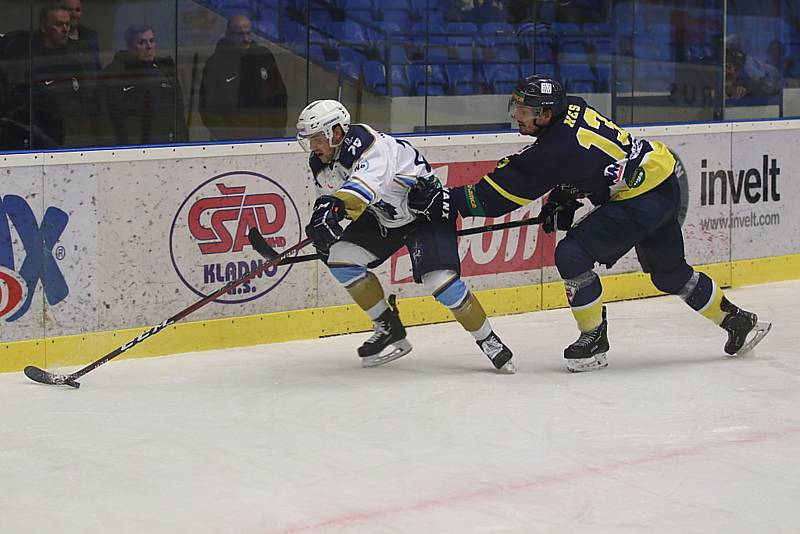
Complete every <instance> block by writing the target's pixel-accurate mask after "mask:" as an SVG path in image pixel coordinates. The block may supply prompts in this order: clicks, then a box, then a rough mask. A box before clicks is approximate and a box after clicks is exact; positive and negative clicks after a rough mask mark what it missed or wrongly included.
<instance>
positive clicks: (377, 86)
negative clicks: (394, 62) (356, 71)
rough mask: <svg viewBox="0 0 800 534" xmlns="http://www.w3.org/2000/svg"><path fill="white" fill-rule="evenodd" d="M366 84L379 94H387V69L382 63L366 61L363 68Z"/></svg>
mask: <svg viewBox="0 0 800 534" xmlns="http://www.w3.org/2000/svg"><path fill="white" fill-rule="evenodd" d="M361 72H362V74H363V76H364V84H365V85H366V86H367V87H369V88H371V89H373V90H375V91H376V92H378V93H381V94H386V67H384V65H383V63H381V62H380V61H366V62H364V64H363V66H362V71H361Z"/></svg>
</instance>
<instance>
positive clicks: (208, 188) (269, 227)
mask: <svg viewBox="0 0 800 534" xmlns="http://www.w3.org/2000/svg"><path fill="white" fill-rule="evenodd" d="M251 228H258V230H259V232H261V234H262V235H263V236H264V237H265V239H266V240H267V243H269V244H270V245H271V246H273V247H275V248H276V249H277V250H278V251H280V250H282V249H283V248H285V247H286V246H287V244H289V243H292V244H293V243H295V242H296V241H298V240H299V238H300V235H301V224H300V213H299V212H298V210H297V206H296V205H295V203H294V200H292V198H291V197H290V196H289V193H287V192H286V190H285V189H284V188H283V187H281V186H280V184H278V183H277V182H276V181H274V180H272V179H270V178H268V177H267V176H264V175H262V174H258V173H255V172H250V171H234V172H229V173H224V174H220V175H218V176H214V177H213V178H211V179H210V180H207V181H206V182H204V183H203V184H201V185H200V186H199V187H198V188H197V189H195V190H194V191H192V193H191V194H190V195H189V197H188V198H187V199H186V200H184V201H183V203H182V204H181V206H180V208H179V209H178V212H177V213H176V214H175V219H174V220H173V222H172V229H171V231H170V236H169V246H170V255H171V258H172V265H173V266H174V267H175V272H176V273H177V274H178V276H179V277H180V279H181V281H183V283H184V284H186V287H188V288H189V289H191V290H192V291H193V292H194V293H196V294H197V295H199V296H205V295H207V294H209V293H212V292H213V291H216V290H218V289H219V288H220V286H222V285H224V284H225V283H227V282H230V281H231V280H235V279H237V278H240V277H241V276H243V275H244V274H245V273H247V272H251V271H253V270H255V269H257V268H259V267H260V266H261V265H263V264H264V260H263V259H262V258H261V257H259V256H258V255H257V254H256V253H255V251H253V249H252V247H251V246H250V242H249V241H248V239H247V233H248V232H249V231H250V229H251ZM290 269H291V265H289V266H279V267H275V268H271V269H267V270H266V271H265V272H264V273H262V274H260V275H259V276H257V277H256V278H254V279H253V280H250V281H249V282H247V283H245V284H243V285H241V286H240V287H238V288H236V289H232V290H231V291H229V292H228V293H227V294H226V295H225V296H223V297H220V298H219V299H217V302H220V303H241V302H248V301H250V300H253V299H256V298H258V297H260V296H261V295H264V294H266V293H268V292H269V291H270V290H272V289H273V288H274V287H275V286H276V285H278V284H279V283H280V282H281V280H283V278H284V277H285V276H286V275H287V274H288V272H289V270H290Z"/></svg>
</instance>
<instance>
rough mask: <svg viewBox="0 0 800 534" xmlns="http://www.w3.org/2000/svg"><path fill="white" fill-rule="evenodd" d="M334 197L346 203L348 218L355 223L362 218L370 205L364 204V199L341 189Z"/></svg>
mask: <svg viewBox="0 0 800 534" xmlns="http://www.w3.org/2000/svg"><path fill="white" fill-rule="evenodd" d="M333 196H335V197H336V198H338V199H340V200H341V201H342V202H344V209H345V212H346V213H347V217H348V218H349V219H350V220H353V221H355V220H356V219H358V218H359V217H361V214H362V213H364V212H365V211H366V209H367V208H368V207H369V204H367V203H366V202H364V199H363V198H361V197H360V196H358V195H357V194H355V193H353V192H350V191H348V190H347V189H339V190H338V191H336V192H335V193H334V194H333Z"/></svg>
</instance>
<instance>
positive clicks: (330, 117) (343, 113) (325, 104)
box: [297, 100, 350, 152]
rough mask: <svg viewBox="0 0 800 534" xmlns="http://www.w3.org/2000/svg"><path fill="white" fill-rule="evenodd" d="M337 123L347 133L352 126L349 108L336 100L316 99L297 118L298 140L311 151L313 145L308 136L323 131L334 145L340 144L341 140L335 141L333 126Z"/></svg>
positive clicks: (307, 150)
mask: <svg viewBox="0 0 800 534" xmlns="http://www.w3.org/2000/svg"><path fill="white" fill-rule="evenodd" d="M337 124H338V125H339V126H341V127H342V129H343V130H344V132H345V133H347V129H348V128H349V127H350V113H349V112H348V111H347V109H346V108H345V107H344V106H343V105H342V104H341V103H340V102H337V101H336V100H315V101H314V102H311V103H310V104H309V105H307V106H306V107H305V109H303V111H301V112H300V116H299V117H298V118H297V142H298V143H300V146H302V147H303V150H305V151H306V152H309V151H310V150H311V147H310V143H309V140H308V138H309V137H311V136H312V135H314V134H317V133H320V132H323V133H324V134H325V137H327V138H328V143H329V144H330V145H331V146H332V147H336V146H339V144H340V143H341V141H340V142H339V143H336V144H334V143H333V127H334V126H336V125H337Z"/></svg>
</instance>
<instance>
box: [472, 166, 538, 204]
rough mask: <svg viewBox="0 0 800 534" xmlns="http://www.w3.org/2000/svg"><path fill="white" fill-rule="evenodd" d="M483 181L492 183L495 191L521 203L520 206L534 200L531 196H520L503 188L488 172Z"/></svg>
mask: <svg viewBox="0 0 800 534" xmlns="http://www.w3.org/2000/svg"><path fill="white" fill-rule="evenodd" d="M483 181H484V182H486V183H487V184H489V185H491V186H492V187H493V188H494V190H495V191H497V192H498V193H500V195H502V196H503V197H505V198H507V199H508V200H510V201H511V202H514V203H516V204H519V205H520V206H524V205H525V204H529V203H530V202H533V200H531V199H529V198H523V197H518V196H517V195H514V194H511V193H509V192H508V191H506V190H505V189H503V188H502V187H500V186H499V185H497V182H495V181H494V180H492V179H491V178H489V175H488V174H486V175H484V176H483Z"/></svg>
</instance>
